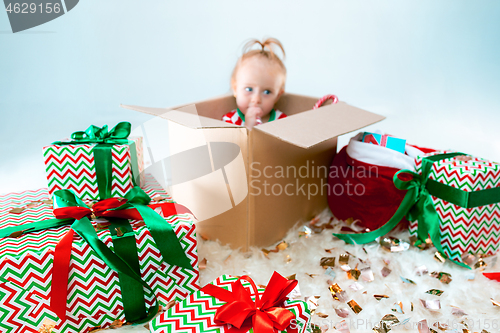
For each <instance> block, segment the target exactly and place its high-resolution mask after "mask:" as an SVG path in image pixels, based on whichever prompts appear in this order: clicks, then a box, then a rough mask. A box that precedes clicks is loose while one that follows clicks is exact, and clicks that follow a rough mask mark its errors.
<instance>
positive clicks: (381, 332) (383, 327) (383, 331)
mask: <svg viewBox="0 0 500 333" xmlns="http://www.w3.org/2000/svg"><path fill="white" fill-rule="evenodd" d="M398 324H399V319H398V318H397V317H396V316H395V315H393V314H387V315H385V316H384V317H382V319H381V320H380V322H379V323H378V324H377V325H375V327H373V331H375V332H378V333H387V332H389V331H390V330H391V329H392V328H393V327H394V326H397V325H398Z"/></svg>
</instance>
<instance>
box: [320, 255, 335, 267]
mask: <svg viewBox="0 0 500 333" xmlns="http://www.w3.org/2000/svg"><path fill="white" fill-rule="evenodd" d="M319 265H320V266H321V267H323V268H324V269H326V268H328V267H335V257H323V258H321V259H320V261H319Z"/></svg>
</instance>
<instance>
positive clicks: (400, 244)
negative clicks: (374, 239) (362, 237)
mask: <svg viewBox="0 0 500 333" xmlns="http://www.w3.org/2000/svg"><path fill="white" fill-rule="evenodd" d="M379 243H380V245H382V247H384V248H385V249H386V250H388V251H391V252H402V251H406V250H408V249H409V248H410V243H408V242H405V241H403V240H400V239H397V238H394V237H380V239H379Z"/></svg>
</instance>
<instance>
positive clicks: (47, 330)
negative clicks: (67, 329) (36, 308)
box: [38, 318, 57, 333]
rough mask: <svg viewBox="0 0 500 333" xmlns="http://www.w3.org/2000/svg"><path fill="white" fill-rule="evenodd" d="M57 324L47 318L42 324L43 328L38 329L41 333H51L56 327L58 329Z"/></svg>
mask: <svg viewBox="0 0 500 333" xmlns="http://www.w3.org/2000/svg"><path fill="white" fill-rule="evenodd" d="M56 325H57V323H56V322H55V321H53V320H51V319H48V318H46V319H45V320H44V321H43V322H42V326H41V327H40V328H39V329H38V332H40V333H51V332H52V330H53V329H54V327H56Z"/></svg>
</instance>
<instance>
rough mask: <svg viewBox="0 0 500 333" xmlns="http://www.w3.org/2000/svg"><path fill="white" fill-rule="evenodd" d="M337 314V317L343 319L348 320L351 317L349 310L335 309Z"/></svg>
mask: <svg viewBox="0 0 500 333" xmlns="http://www.w3.org/2000/svg"><path fill="white" fill-rule="evenodd" d="M335 313H336V314H337V316H339V317H341V318H347V317H349V310H348V309H335Z"/></svg>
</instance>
